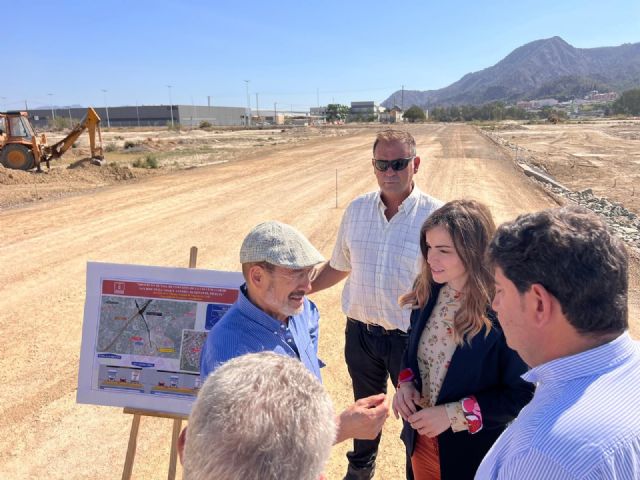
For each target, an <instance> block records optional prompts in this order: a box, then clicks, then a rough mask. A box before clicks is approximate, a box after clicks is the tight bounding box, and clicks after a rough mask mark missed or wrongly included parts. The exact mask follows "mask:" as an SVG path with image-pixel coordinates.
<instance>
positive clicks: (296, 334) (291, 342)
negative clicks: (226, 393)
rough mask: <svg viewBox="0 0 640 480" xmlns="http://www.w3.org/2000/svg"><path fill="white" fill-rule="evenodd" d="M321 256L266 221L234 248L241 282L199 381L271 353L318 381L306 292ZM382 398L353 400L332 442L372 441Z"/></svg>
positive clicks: (215, 331) (383, 410) (314, 318)
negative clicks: (244, 358)
mask: <svg viewBox="0 0 640 480" xmlns="http://www.w3.org/2000/svg"><path fill="white" fill-rule="evenodd" d="M323 260H324V258H323V257H322V255H321V254H320V252H318V251H317V250H316V249H315V247H314V246H313V245H312V244H311V243H310V242H309V241H308V240H307V239H306V238H305V236H304V235H302V233H300V232H299V231H298V230H296V229H295V228H293V227H291V226H290V225H286V224H284V223H280V222H276V221H269V222H264V223H261V224H259V225H257V226H255V227H254V228H253V229H252V230H251V231H250V232H249V234H248V235H247V236H246V237H245V239H244V241H243V242H242V246H241V248H240V263H241V264H242V274H243V276H244V278H245V281H246V283H245V284H244V285H242V287H241V288H240V294H239V295H238V299H237V300H236V303H234V304H233V306H232V307H231V308H230V309H229V310H228V311H227V313H225V315H224V316H223V317H222V318H221V319H220V321H219V322H218V323H216V324H215V325H214V326H213V328H212V329H211V331H210V332H209V335H208V337H207V340H206V342H205V345H204V347H203V349H202V355H201V359H200V375H201V376H202V377H203V379H206V377H207V376H208V375H209V374H210V373H211V372H213V371H214V370H216V369H217V368H218V367H219V366H221V365H222V364H224V363H225V362H227V361H229V360H231V359H232V358H235V357H239V356H241V355H245V354H247V353H257V352H264V351H273V352H275V353H278V354H281V355H286V356H289V357H292V358H295V359H298V360H300V361H301V362H302V363H303V365H304V366H305V367H306V368H307V370H309V371H310V372H311V373H312V374H313V375H314V376H315V377H316V378H317V379H318V381H321V376H320V363H319V360H318V320H319V318H320V315H319V313H318V309H317V308H316V306H315V305H314V304H313V302H311V301H309V299H308V298H307V297H306V294H307V293H308V292H310V291H311V281H312V280H313V276H314V273H315V266H316V265H317V264H319V263H320V262H322V261H323ZM388 408H389V407H388V402H387V401H386V396H385V395H384V394H379V395H372V396H370V397H367V398H364V399H361V400H358V401H357V402H356V403H354V404H352V405H351V406H350V407H349V408H347V409H346V410H345V411H343V412H342V413H341V414H340V415H339V416H338V417H337V418H336V423H337V437H336V443H337V442H340V441H342V440H345V439H347V438H364V439H369V438H375V437H376V436H377V434H378V433H379V432H380V430H381V429H382V426H383V424H384V422H385V420H386V418H387V416H388Z"/></svg>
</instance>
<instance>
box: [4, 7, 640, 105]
mask: <svg viewBox="0 0 640 480" xmlns="http://www.w3.org/2000/svg"><path fill="white" fill-rule="evenodd" d="M5 3H6V5H4V6H3V15H2V17H3V33H4V39H5V41H4V42H3V44H4V47H5V48H4V49H3V61H2V65H3V66H2V69H1V70H2V72H3V74H2V75H1V76H0V109H2V110H5V109H18V108H24V102H25V100H27V101H28V104H29V107H30V108H34V107H36V106H40V105H49V104H54V105H59V106H64V105H70V104H80V105H83V106H103V105H104V103H105V101H106V102H107V104H108V105H109V106H118V105H135V104H136V103H138V104H139V105H149V104H168V103H169V94H170V93H171V101H172V102H173V103H174V104H175V103H180V104H191V103H192V102H193V103H194V104H196V105H206V104H207V96H211V99H212V104H213V105H225V106H242V107H244V106H246V105H247V94H246V85H247V84H246V83H245V80H249V84H248V86H249V93H250V98H251V107H252V108H255V107H256V95H255V94H256V93H258V101H259V106H260V108H261V109H262V108H269V109H272V108H273V104H274V102H277V104H278V107H277V108H278V110H280V109H282V110H287V109H291V108H293V109H294V110H299V109H305V108H309V107H310V106H316V105H317V104H318V102H319V103H320V104H321V105H324V104H327V103H331V102H338V103H344V104H349V103H350V102H351V101H357V100H375V101H378V102H380V101H382V100H384V99H386V98H387V97H388V96H389V95H391V94H392V93H393V92H394V91H396V90H399V89H400V88H402V85H404V88H405V89H407V90H430V89H437V88H442V87H445V86H447V85H449V84H451V83H453V82H455V81H456V80H458V79H459V78H460V77H462V76H463V75H464V74H466V73H469V72H473V71H478V70H482V69H483V68H486V67H489V66H491V65H493V64H495V63H496V62H498V61H499V60H501V59H502V58H503V57H505V56H506V55H507V54H509V52H511V51H512V50H514V49H515V48H517V47H519V46H521V45H523V44H525V43H528V42H531V41H534V40H538V39H541V38H549V37H552V36H555V35H558V36H560V37H562V38H563V39H564V40H566V41H567V42H568V43H570V44H571V45H573V46H574V47H578V48H591V47H599V46H615V45H620V44H622V43H635V42H640V0H619V1H618V0H610V1H608V2H602V1H598V2H596V1H590V0H582V1H578V0H553V1H548V0H536V1H531V0H516V1H513V0H511V1H502V0H499V1H491V2H490V1H484V2H480V1H455V0H450V1H444V0H441V1H437V2H434V1H428V0H423V1H406V2H403V1H397V2H389V1H384V2H383V1H377V0H370V1H349V0H342V1H334V0H323V1H321V2H311V1H305V0H296V1H277V0H272V1H264V0H262V1H253V0H245V1H236V2H223V1H215V0H210V1H205V0H183V1H177V0H174V1H163V0H156V1H148V0H129V1H122V0H104V1H102V2H100V1H96V2H94V1H86V0H85V1H72V0H68V1H56V0H49V1H45V0H33V1H30V2H28V3H24V2H15V1H14V2H5ZM8 19H12V20H11V21H9V20H8ZM167 85H171V88H170V89H169V88H168V87H167ZM103 90H106V92H103ZM49 94H52V95H49Z"/></svg>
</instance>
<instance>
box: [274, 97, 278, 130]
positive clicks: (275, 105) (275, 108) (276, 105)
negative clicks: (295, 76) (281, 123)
mask: <svg viewBox="0 0 640 480" xmlns="http://www.w3.org/2000/svg"><path fill="white" fill-rule="evenodd" d="M273 124H274V125H278V102H273Z"/></svg>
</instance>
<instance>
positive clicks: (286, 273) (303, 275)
mask: <svg viewBox="0 0 640 480" xmlns="http://www.w3.org/2000/svg"><path fill="white" fill-rule="evenodd" d="M267 270H268V271H269V272H270V273H271V274H273V275H277V276H279V277H283V278H286V279H287V280H290V281H295V282H296V283H302V282H305V283H306V282H313V281H314V280H315V279H316V277H317V276H318V269H317V268H316V267H309V268H301V269H295V270H294V269H291V268H284V267H275V268H273V269H269V268H267Z"/></svg>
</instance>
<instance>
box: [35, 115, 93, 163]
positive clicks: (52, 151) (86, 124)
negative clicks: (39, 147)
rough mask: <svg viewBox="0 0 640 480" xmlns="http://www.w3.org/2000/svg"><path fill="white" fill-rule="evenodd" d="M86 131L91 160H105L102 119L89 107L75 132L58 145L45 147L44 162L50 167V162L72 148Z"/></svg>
mask: <svg viewBox="0 0 640 480" xmlns="http://www.w3.org/2000/svg"><path fill="white" fill-rule="evenodd" d="M85 130H87V131H88V133H89V145H90V147H91V158H92V159H96V160H103V159H104V155H103V153H102V132H101V131H100V117H99V116H98V114H97V113H96V111H95V110H94V109H93V108H91V107H89V108H88V109H87V114H86V115H85V116H84V118H83V119H82V121H81V122H80V123H79V124H78V125H76V126H75V127H74V128H73V130H71V132H70V133H69V135H67V136H66V137H64V138H63V139H62V140H60V141H59V142H57V143H54V144H53V145H51V146H47V147H45V150H44V155H43V160H45V161H46V162H47V167H49V161H50V160H54V159H56V158H60V157H61V156H62V155H63V154H64V153H65V152H66V151H67V150H69V149H70V148H71V146H72V145H73V144H74V142H75V141H76V140H77V139H78V137H79V136H80V135H81V134H82V132H84V131H85ZM96 133H97V134H98V144H96Z"/></svg>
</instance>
